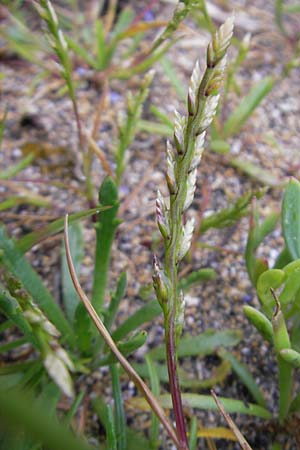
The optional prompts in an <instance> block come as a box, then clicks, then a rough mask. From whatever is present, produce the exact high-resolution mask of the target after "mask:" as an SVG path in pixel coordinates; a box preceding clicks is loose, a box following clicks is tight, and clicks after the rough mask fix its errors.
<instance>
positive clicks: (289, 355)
mask: <svg viewBox="0 0 300 450" xmlns="http://www.w3.org/2000/svg"><path fill="white" fill-rule="evenodd" d="M279 354H280V356H281V357H282V358H283V359H284V360H285V361H286V362H287V363H289V364H291V365H292V366H294V367H297V368H299V367H300V353H299V352H296V350H293V349H291V348H284V349H282V350H280V352H279Z"/></svg>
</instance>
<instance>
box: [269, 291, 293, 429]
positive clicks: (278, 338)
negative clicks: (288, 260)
mask: <svg viewBox="0 0 300 450" xmlns="http://www.w3.org/2000/svg"><path fill="white" fill-rule="evenodd" d="M271 291H272V294H273V296H274V299H275V301H276V310H275V313H274V315H273V319H272V326H273V335H274V345H275V351H276V354H277V362H278V383H279V420H280V422H281V423H283V422H284V421H285V419H286V417H287V415H288V412H289V409H290V404H291V392H292V366H291V364H290V363H289V362H286V361H285V360H284V359H283V357H282V356H281V354H280V351H281V350H284V349H290V348H291V343H290V338H289V335H288V332H287V328H286V323H285V319H284V316H283V313H282V311H281V307H280V303H279V300H278V298H277V296H276V294H275V292H274V291H273V289H272V290H271Z"/></svg>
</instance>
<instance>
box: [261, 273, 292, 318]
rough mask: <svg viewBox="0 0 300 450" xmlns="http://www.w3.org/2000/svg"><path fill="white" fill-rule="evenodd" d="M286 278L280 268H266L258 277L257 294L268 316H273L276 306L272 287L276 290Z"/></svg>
mask: <svg viewBox="0 0 300 450" xmlns="http://www.w3.org/2000/svg"><path fill="white" fill-rule="evenodd" d="M285 279H286V274H285V273H284V271H283V270H280V269H270V270H266V271H265V272H264V273H262V274H261V276H260V277H259V279H258V282H257V294H258V296H259V299H260V301H261V304H262V307H263V309H264V311H265V313H266V315H267V316H268V317H271V316H272V313H273V309H274V307H275V300H274V297H273V295H272V293H271V290H270V289H271V288H273V289H274V290H276V289H277V288H279V287H280V286H281V285H282V283H283V282H284V281H285Z"/></svg>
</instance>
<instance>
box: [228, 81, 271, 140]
mask: <svg viewBox="0 0 300 450" xmlns="http://www.w3.org/2000/svg"><path fill="white" fill-rule="evenodd" d="M274 82H275V81H274V79H273V78H272V77H266V78H264V79H263V80H261V81H259V82H258V83H257V84H256V85H255V86H253V87H252V88H251V90H250V92H249V94H248V95H247V96H246V97H244V98H243V99H242V100H241V102H240V104H239V105H238V107H237V108H236V109H235V110H234V111H233V113H232V114H231V115H230V116H229V117H228V119H227V120H226V122H225V124H224V137H225V138H227V137H229V136H233V135H234V134H236V133H238V132H239V131H240V129H241V128H242V126H243V125H244V123H245V122H246V120H247V119H248V118H249V117H250V116H251V114H252V113H253V112H254V110H255V109H256V108H257V107H258V105H259V104H260V103H261V101H262V100H263V99H264V98H265V97H266V96H267V95H268V93H269V92H270V91H271V89H272V88H273V86H274Z"/></svg>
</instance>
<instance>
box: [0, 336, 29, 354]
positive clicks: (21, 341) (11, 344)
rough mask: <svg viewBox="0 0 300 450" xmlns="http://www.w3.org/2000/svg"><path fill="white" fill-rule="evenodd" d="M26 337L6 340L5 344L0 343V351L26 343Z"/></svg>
mask: <svg viewBox="0 0 300 450" xmlns="http://www.w3.org/2000/svg"><path fill="white" fill-rule="evenodd" d="M27 342H28V341H27V338H20V339H15V340H14V341H10V342H7V343H6V344H2V345H0V353H4V352H9V351H10V350H13V349H14V348H17V347H20V346H21V345H23V344H26V343H27Z"/></svg>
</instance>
